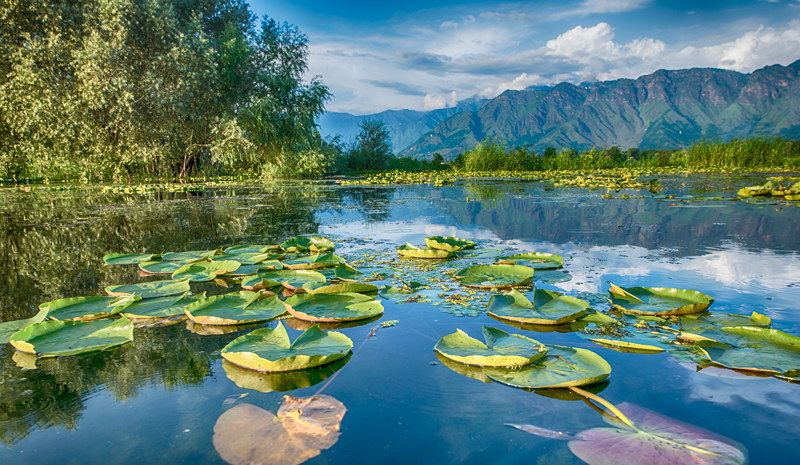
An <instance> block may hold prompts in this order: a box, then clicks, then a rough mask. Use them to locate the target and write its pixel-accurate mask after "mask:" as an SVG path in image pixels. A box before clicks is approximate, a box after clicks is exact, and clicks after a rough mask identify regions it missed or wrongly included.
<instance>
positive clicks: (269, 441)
mask: <svg viewBox="0 0 800 465" xmlns="http://www.w3.org/2000/svg"><path fill="white" fill-rule="evenodd" d="M345 411H346V409H345V408H344V405H343V404H342V403H341V402H339V401H338V400H336V399H334V398H333V397H329V396H314V397H310V398H305V399H302V398H295V397H292V396H285V397H284V403H283V405H281V407H280V408H279V409H278V416H277V417H276V416H275V415H273V414H272V413H270V412H268V411H267V410H263V409H261V408H259V407H256V406H255V405H250V404H245V403H240V404H237V405H236V406H235V407H233V408H231V409H230V410H227V411H226V412H225V413H223V414H222V415H221V416H220V417H219V419H218V420H217V423H216V424H215V425H214V437H213V443H214V448H215V449H216V450H217V452H218V453H219V455H220V457H221V458H222V459H223V460H224V461H226V462H228V463H229V464H231V465H252V464H270V465H299V464H301V463H303V462H306V461H307V460H309V459H311V458H314V457H316V456H318V455H319V454H320V451H322V450H325V449H328V448H330V447H331V446H333V445H334V444H335V443H336V441H337V440H338V439H339V435H340V434H341V433H340V432H339V424H340V423H341V421H342V417H344V414H345Z"/></svg>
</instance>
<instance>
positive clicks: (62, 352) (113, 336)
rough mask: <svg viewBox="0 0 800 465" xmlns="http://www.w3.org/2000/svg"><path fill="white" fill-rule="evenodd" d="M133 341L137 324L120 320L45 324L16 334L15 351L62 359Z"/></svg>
mask: <svg viewBox="0 0 800 465" xmlns="http://www.w3.org/2000/svg"><path fill="white" fill-rule="evenodd" d="M132 340H133V323H131V320H129V319H127V318H125V317H122V318H119V319H116V320H112V319H105V320H93V321H43V322H41V323H36V324H32V325H30V326H28V327H27V328H25V329H23V330H20V331H18V332H16V333H14V334H13V335H12V336H11V338H10V340H9V342H10V343H11V345H12V346H14V348H15V349H17V350H19V351H21V352H27V353H29V354H37V355H39V356H40V357H61V356H67V355H75V354H80V353H86V352H93V351H97V350H105V349H108V348H110V347H115V346H119V345H122V344H125V343H126V342H130V341H132Z"/></svg>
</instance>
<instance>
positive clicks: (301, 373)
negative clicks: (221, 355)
mask: <svg viewBox="0 0 800 465" xmlns="http://www.w3.org/2000/svg"><path fill="white" fill-rule="evenodd" d="M352 355H353V354H352V353H349V354H347V356H346V357H344V358H340V359H339V360H336V361H335V362H333V363H329V364H327V365H323V366H320V367H316V368H311V369H308V370H295V371H281V372H275V373H268V372H262V371H254V370H248V369H246V368H241V367H239V366H236V365H234V364H233V363H230V362H229V361H227V360H223V361H222V368H223V369H224V370H225V375H226V376H227V377H228V379H230V380H231V381H233V382H234V383H235V384H236V385H237V386H239V387H240V388H244V389H253V390H256V391H260V392H274V391H277V392H286V391H294V390H295V389H303V388H307V387H311V386H314V385H316V384H319V383H321V382H322V381H325V380H326V379H328V378H329V377H331V376H332V375H333V374H334V373H336V372H337V371H339V370H341V369H342V367H344V366H345V364H347V362H348V361H349V360H350V357H351V356H352Z"/></svg>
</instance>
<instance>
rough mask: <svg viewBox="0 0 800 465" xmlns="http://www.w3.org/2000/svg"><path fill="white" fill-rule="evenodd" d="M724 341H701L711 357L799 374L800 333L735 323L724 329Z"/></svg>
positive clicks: (742, 366)
mask: <svg viewBox="0 0 800 465" xmlns="http://www.w3.org/2000/svg"><path fill="white" fill-rule="evenodd" d="M721 331H722V333H724V334H726V335H727V336H728V337H727V338H726V340H725V342H726V343H727V344H726V343H722V342H712V341H701V342H700V343H699V346H700V349H702V350H703V351H704V352H705V353H706V355H707V356H708V358H709V360H711V361H712V362H714V364H715V365H721V366H724V367H727V368H733V369H736V370H750V371H758V372H765V373H769V374H784V375H787V376H798V375H800V337H797V336H793V335H791V334H786V333H784V332H783V331H780V330H777V329H768V328H758V327H753V326H732V327H725V328H722V329H721Z"/></svg>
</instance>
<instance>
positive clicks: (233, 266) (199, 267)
mask: <svg viewBox="0 0 800 465" xmlns="http://www.w3.org/2000/svg"><path fill="white" fill-rule="evenodd" d="M240 266H241V265H240V264H239V262H234V261H231V260H222V261H219V262H196V263H189V264H188V265H184V266H182V267H180V268H178V269H177V270H175V272H174V273H172V279H175V280H188V281H189V282H192V283H202V282H206V281H213V280H214V279H215V278H217V277H218V276H219V275H221V274H227V273H232V272H234V271H236V270H237V269H238V268H239V267H240Z"/></svg>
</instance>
